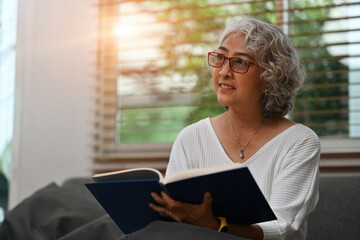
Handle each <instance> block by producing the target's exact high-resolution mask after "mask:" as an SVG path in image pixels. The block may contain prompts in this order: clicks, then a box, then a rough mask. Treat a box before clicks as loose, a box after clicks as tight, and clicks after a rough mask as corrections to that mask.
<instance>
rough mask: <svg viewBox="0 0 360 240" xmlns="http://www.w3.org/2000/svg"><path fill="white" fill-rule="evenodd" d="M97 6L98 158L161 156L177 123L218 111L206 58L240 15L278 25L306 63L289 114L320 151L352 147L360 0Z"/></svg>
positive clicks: (359, 109) (357, 132)
mask: <svg viewBox="0 0 360 240" xmlns="http://www.w3.org/2000/svg"><path fill="white" fill-rule="evenodd" d="M99 9H100V30H101V34H100V39H101V40H100V51H99V54H100V55H99V56H100V57H99V66H100V74H99V75H100V78H99V96H100V97H99V101H98V103H99V108H98V117H99V118H98V119H99V121H98V125H97V126H98V129H99V131H98V133H97V135H96V137H97V142H98V144H97V146H96V147H97V148H96V150H97V153H98V157H97V159H99V160H119V159H121V158H131V157H134V158H139V159H141V158H146V157H148V158H152V159H153V158H157V157H159V158H161V157H163V158H166V157H168V153H169V151H170V147H171V142H172V141H173V140H174V139H175V137H176V135H177V133H178V132H179V131H180V130H181V129H182V128H183V127H185V126H187V125H188V124H190V123H193V122H196V121H198V120H200V119H202V118H204V117H208V116H214V115H217V114H219V113H221V112H223V111H224V108H223V107H222V106H220V105H219V104H218V103H217V101H216V96H215V95H214V94H213V93H212V88H211V84H210V79H211V76H210V72H209V71H208V69H207V67H206V66H205V65H204V57H205V55H206V53H207V52H208V51H211V50H212V49H214V47H216V40H217V36H218V34H219V30H221V29H222V28H223V26H224V23H226V22H227V21H229V20H230V19H232V18H234V17H238V18H241V17H247V16H251V17H254V18H257V19H261V20H265V21H267V22H271V23H273V24H276V25H278V26H280V27H281V28H282V29H283V30H284V31H285V32H286V33H287V34H288V35H289V36H290V37H291V38H292V40H293V42H294V44H295V47H296V48H297V50H298V53H299V56H300V58H301V59H302V61H303V62H304V65H305V68H306V71H307V75H308V77H307V81H306V84H305V86H304V88H303V89H302V90H300V91H299V93H298V97H297V99H296V101H295V103H294V111H293V112H292V113H290V114H289V117H290V118H293V119H294V120H295V121H297V122H301V123H303V124H305V125H307V126H309V127H311V128H312V129H313V130H314V131H316V132H317V133H318V135H319V136H320V137H321V138H322V139H323V140H322V141H323V142H324V143H325V148H323V150H324V149H325V150H326V149H328V151H331V150H334V149H333V147H332V146H334V145H336V146H341V144H340V145H339V144H338V143H339V142H338V141H348V142H347V145H346V146H347V147H349V148H350V150H349V149H348V150H349V151H358V150H355V149H356V148H357V147H356V146H358V145H359V144H360V142H359V140H358V137H360V73H359V71H360V66H359V62H360V61H359V58H360V52H359V49H360V48H359V47H360V28H359V26H360V24H359V22H360V1H346V0H321V1H320V0H318V1H317V0H304V1H288V0H273V1H260V0H242V1H239V0H238V1H230V0H228V1H220V0H193V1H170V0H169V1H166V0H158V1H156V0H152V1H149V0H148V1H145V0H142V1H131V0H123V1H120V0H119V1H114V0H112V1H106V0H103V1H101V3H100V4H99ZM328 144H330V145H328ZM349 144H350V145H349ZM343 146H344V145H343ZM343 150H344V149H336V150H335V151H343Z"/></svg>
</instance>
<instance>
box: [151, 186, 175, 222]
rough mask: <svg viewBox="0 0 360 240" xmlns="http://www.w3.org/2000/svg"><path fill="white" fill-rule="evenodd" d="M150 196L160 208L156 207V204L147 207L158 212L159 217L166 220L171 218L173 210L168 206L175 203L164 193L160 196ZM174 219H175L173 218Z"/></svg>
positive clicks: (152, 194) (153, 194)
mask: <svg viewBox="0 0 360 240" xmlns="http://www.w3.org/2000/svg"><path fill="white" fill-rule="evenodd" d="M151 196H152V197H153V198H154V200H155V201H156V202H157V203H159V204H160V205H162V206H158V205H156V204H153V203H150V204H149V206H150V207H151V208H152V209H153V210H155V211H156V212H158V213H159V214H160V215H162V216H164V217H168V218H172V217H173V211H172V210H173V209H172V208H171V207H170V206H174V204H175V201H174V200H173V199H172V198H171V197H170V196H169V195H167V194H166V193H165V192H161V195H159V194H157V193H151ZM174 219H175V218H174Z"/></svg>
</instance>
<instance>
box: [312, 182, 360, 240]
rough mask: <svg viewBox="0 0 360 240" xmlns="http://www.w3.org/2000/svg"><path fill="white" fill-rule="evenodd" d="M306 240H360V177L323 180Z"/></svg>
mask: <svg viewBox="0 0 360 240" xmlns="http://www.w3.org/2000/svg"><path fill="white" fill-rule="evenodd" d="M307 239H308V240H315V239H316V240H319V239H320V240H321V239H327V240H329V239H346V240H351V239H360V175H359V176H321V178H320V199H319V203H318V206H317V208H316V210H315V212H314V213H312V215H310V218H309V223H308V238H307Z"/></svg>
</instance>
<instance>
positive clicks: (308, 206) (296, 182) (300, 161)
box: [150, 19, 320, 239]
mask: <svg viewBox="0 0 360 240" xmlns="http://www.w3.org/2000/svg"><path fill="white" fill-rule="evenodd" d="M208 64H209V65H210V66H211V67H212V68H213V70H212V82H213V87H214V91H215V93H216V95H217V98H218V101H219V103H220V104H222V105H223V106H225V107H226V108H227V109H228V111H226V112H225V113H223V114H220V115H218V116H215V117H213V118H206V119H203V120H201V121H199V122H197V123H194V124H192V125H190V126H188V127H186V128H185V129H183V130H182V131H181V132H180V134H179V135H178V137H177V139H176V141H175V143H174V145H173V149H172V152H171V156H170V161H169V164H168V168H167V175H169V174H172V173H175V172H177V171H179V170H184V169H189V168H205V167H213V166H219V165H226V164H233V163H241V164H242V165H243V166H247V167H248V168H249V169H250V171H251V173H252V175H253V176H254V178H255V179H256V181H257V183H258V185H259V187H260V189H261V190H262V192H263V194H264V196H265V198H266V199H267V200H268V202H269V204H270V206H271V207H272V209H273V211H274V213H275V214H276V216H277V218H278V219H277V220H275V221H269V222H262V223H257V224H253V225H239V224H232V223H231V222H229V223H227V225H228V226H227V230H226V231H227V232H228V233H230V234H234V235H238V236H242V237H246V238H251V239H305V238H306V232H307V219H308V216H309V214H310V213H311V212H312V211H313V210H314V208H315V206H316V203H317V200H318V181H319V172H318V162H319V148H320V147H319V145H320V144H319V139H318V137H317V135H316V134H315V133H314V132H313V131H312V130H310V129H309V128H308V127H306V126H304V125H301V124H298V123H294V122H292V121H290V120H289V119H287V118H285V115H286V114H287V113H288V111H289V110H290V109H291V107H292V101H293V98H294V96H295V93H296V90H297V88H298V87H299V86H300V85H301V83H302V80H303V76H304V74H303V70H302V68H301V67H300V64H299V61H298V58H297V55H296V52H295V50H294V47H293V46H292V43H291V41H290V39H289V38H288V37H287V36H286V35H285V34H284V33H283V32H282V31H281V30H280V29H279V28H277V27H276V26H273V25H271V24H268V23H265V22H262V21H259V20H254V19H245V20H240V21H233V22H231V23H230V24H229V25H227V27H226V28H225V30H224V32H223V34H222V35H221V39H220V44H219V46H218V48H217V49H216V50H214V51H213V52H209V53H208ZM152 196H153V198H154V199H155V201H156V202H157V203H159V204H160V205H155V204H150V206H151V207H152V208H153V209H154V210H155V211H157V212H159V213H160V214H162V215H164V216H169V217H170V218H172V219H174V220H176V221H178V222H185V223H190V224H194V225H198V226H203V227H206V228H210V229H214V230H218V231H224V228H223V226H224V225H226V222H225V221H226V220H225V219H221V221H220V220H219V219H218V218H217V217H219V216H214V214H213V212H212V209H211V203H212V198H211V195H210V194H209V193H206V194H205V195H204V200H203V203H202V204H199V205H194V204H188V203H184V202H179V201H176V200H174V199H172V198H171V197H169V196H168V195H166V194H165V193H161V194H160V195H159V194H156V193H153V194H152Z"/></svg>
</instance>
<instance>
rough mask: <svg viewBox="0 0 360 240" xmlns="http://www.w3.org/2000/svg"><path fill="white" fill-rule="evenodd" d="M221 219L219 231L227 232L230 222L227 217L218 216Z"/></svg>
mask: <svg viewBox="0 0 360 240" xmlns="http://www.w3.org/2000/svg"><path fill="white" fill-rule="evenodd" d="M218 219H219V220H220V227H219V229H218V232H227V229H228V224H227V221H226V218H225V217H218Z"/></svg>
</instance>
